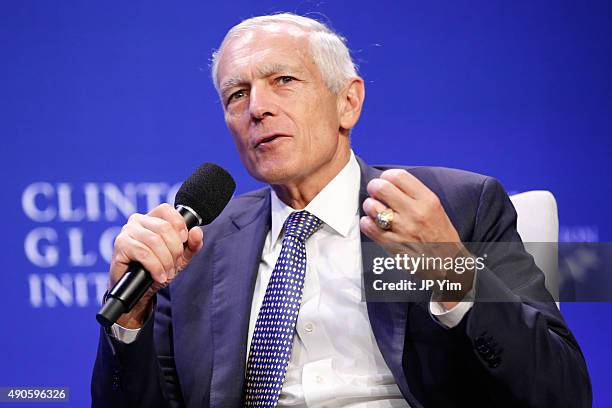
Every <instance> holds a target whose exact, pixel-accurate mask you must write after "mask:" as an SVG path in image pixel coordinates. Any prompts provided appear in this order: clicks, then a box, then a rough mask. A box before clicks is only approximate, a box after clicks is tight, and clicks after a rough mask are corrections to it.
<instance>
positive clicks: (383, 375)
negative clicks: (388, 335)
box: [112, 152, 472, 408]
mask: <svg viewBox="0 0 612 408" xmlns="http://www.w3.org/2000/svg"><path fill="white" fill-rule="evenodd" d="M360 179H361V172H360V168H359V164H358V163H357V160H356V159H355V156H354V154H353V153H352V152H351V157H350V160H349V162H348V163H347V164H346V166H345V167H344V168H343V169H342V170H341V171H340V173H338V174H337V175H336V177H335V178H334V179H333V180H332V181H331V182H329V184H327V186H325V188H323V190H321V191H320V192H319V194H317V196H316V197H315V198H314V199H313V200H312V201H311V202H310V203H309V204H308V205H307V206H306V208H305V210H307V211H309V212H310V213H312V214H313V215H315V216H316V217H318V218H319V219H320V220H321V221H323V226H322V228H321V229H320V230H318V231H316V232H315V233H314V234H313V235H312V236H311V237H310V238H309V239H308V240H307V241H306V257H307V266H306V277H305V281H304V291H303V296H302V304H301V307H300V311H299V314H298V318H297V324H296V335H295V337H294V343H293V350H292V354H291V359H290V360H289V364H288V366H287V373H286V376H285V382H284V384H283V388H282V391H281V395H280V399H279V402H278V406H279V407H329V408H332V407H364V408H365V407H368V408H382V407H408V403H407V402H406V401H405V400H404V399H403V397H402V394H401V392H400V390H399V388H398V386H397V384H396V382H395V379H394V378H393V375H392V374H391V371H390V370H389V368H388V367H387V364H386V363H385V361H384V359H383V357H382V355H381V353H380V350H379V348H378V345H377V343H376V339H375V338H374V334H373V332H372V328H371V326H370V321H369V318H368V313H367V307H366V303H365V302H363V301H362V299H361V294H362V289H363V288H362V263H361V262H362V260H361V239H360V230H359V188H360V184H361V180H360ZM293 211H295V210H294V209H293V208H291V207H289V206H287V205H286V204H284V203H283V202H282V201H280V199H279V198H278V197H277V196H276V194H275V193H274V191H273V190H272V191H271V213H272V225H271V229H270V231H269V232H268V234H267V236H266V240H265V243H264V246H263V251H262V255H261V261H260V264H259V273H258V276H257V281H256V284H255V291H254V293H253V301H252V307H251V316H250V322H249V334H248V345H247V358H248V350H249V349H250V343H251V339H252V336H253V331H254V329H255V322H256V321H257V316H258V314H259V309H260V308H261V303H262V301H263V298H264V295H265V293H266V287H267V285H268V282H269V281H270V277H271V274H272V271H273V270H274V265H275V264H276V259H277V258H278V255H279V254H280V250H281V246H282V237H283V235H282V234H283V224H284V222H285V220H286V219H287V217H288V216H289V214H290V213H291V212H293ZM471 306H472V303H471V302H461V303H459V304H458V305H457V306H456V307H454V308H453V309H451V310H449V311H446V310H444V308H443V307H442V306H441V305H440V304H438V303H435V302H430V312H431V314H432V315H433V316H435V319H437V320H438V321H439V322H440V323H441V324H443V325H444V326H446V327H453V326H455V325H456V324H458V323H459V321H460V320H461V319H462V318H463V316H464V315H465V313H467V311H468V310H469V309H470V308H471ZM112 331H113V333H114V335H115V337H117V338H118V339H119V340H121V341H123V342H126V343H129V342H131V341H133V340H134V339H135V338H136V335H137V333H138V330H137V329H136V330H129V329H124V328H122V327H120V326H118V325H116V324H115V325H114V326H113V329H112Z"/></svg>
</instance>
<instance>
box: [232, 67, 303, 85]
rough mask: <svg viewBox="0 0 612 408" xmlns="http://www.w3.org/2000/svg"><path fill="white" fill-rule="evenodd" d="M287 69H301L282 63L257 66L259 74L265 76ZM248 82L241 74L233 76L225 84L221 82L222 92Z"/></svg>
mask: <svg viewBox="0 0 612 408" xmlns="http://www.w3.org/2000/svg"><path fill="white" fill-rule="evenodd" d="M287 71H299V69H296V68H295V67H291V66H289V65H287V64H280V63H276V64H266V65H263V66H261V67H259V68H257V74H258V75H259V76H260V77H263V78H265V77H268V76H270V75H274V74H278V73H280V72H287ZM247 82H248V81H247V80H246V79H245V78H244V77H242V76H240V75H238V76H234V77H231V78H229V79H227V80H226V81H224V82H223V84H221V92H224V91H226V90H227V89H229V88H233V87H235V86H240V85H244V84H245V83H247Z"/></svg>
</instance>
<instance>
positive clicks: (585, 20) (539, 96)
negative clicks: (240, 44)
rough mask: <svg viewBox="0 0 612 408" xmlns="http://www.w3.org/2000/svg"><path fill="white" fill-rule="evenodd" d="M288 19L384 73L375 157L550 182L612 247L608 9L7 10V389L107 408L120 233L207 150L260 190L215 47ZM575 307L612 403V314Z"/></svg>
mask: <svg viewBox="0 0 612 408" xmlns="http://www.w3.org/2000/svg"><path fill="white" fill-rule="evenodd" d="M423 3H425V4H423ZM281 10H282V11H293V12H297V13H300V14H305V13H312V15H314V16H315V17H316V16H319V17H320V18H322V19H323V20H327V19H329V20H330V21H331V22H332V26H333V27H334V28H335V29H337V30H338V31H340V32H341V33H342V34H343V35H345V36H346V37H347V38H348V39H349V47H350V49H351V51H352V53H353V55H354V57H355V59H356V61H357V63H358V64H359V68H360V72H361V74H362V76H363V77H364V78H365V81H366V95H367V96H366V102H365V107H364V112H363V115H362V118H361V120H360V122H359V124H358V126H357V128H356V129H355V130H354V132H353V135H352V137H353V146H354V149H355V151H356V152H357V154H359V155H361V156H362V157H363V158H364V159H365V160H366V161H368V162H370V163H381V162H384V163H402V164H413V165H443V166H449V167H458V168H463V169H467V170H472V171H476V172H480V173H485V174H489V175H492V176H495V177H497V178H498V179H500V180H501V182H502V183H503V184H504V185H505V187H506V189H507V190H509V191H510V192H518V191H524V190H532V189H547V190H550V191H552V192H553V193H554V194H555V196H556V198H557V200H558V206H559V216H560V223H561V240H564V241H611V240H612V228H611V227H612V221H611V218H610V217H609V202H610V199H611V198H612V185H611V183H610V181H609V176H610V174H611V173H612V163H611V159H610V158H611V156H612V142H611V140H610V139H611V136H612V75H611V73H612V3H610V2H608V1H601V2H594V1H576V2H561V1H558V0H554V1H553V0H550V1H544V0H541V1H528V2H491V1H471V2H465V1H459V2H458V1H437V2H399V1H398V2H389V1H384V0H380V1H376V2H367V1H354V2H350V3H342V4H341V3H334V2H318V1H299V2H279V1H259V2H257V3H255V2H248V1H242V0H240V1H232V2H220V3H219V4H216V5H214V6H213V5H212V4H207V3H205V2H187V1H184V2H178V3H174V4H172V3H171V2H153V1H146V2H145V1H140V2H117V1H107V2H85V1H82V2H80V1H62V2H52V1H14V2H5V3H3V7H2V13H0V44H1V51H2V52H1V54H0V58H1V59H2V63H1V64H0V90H1V95H2V97H1V98H0V132H1V133H0V134H1V137H2V149H1V150H0V155H1V156H0V159H1V160H0V163H1V165H0V166H1V168H0V172H1V174H2V185H3V187H2V200H1V204H0V205H2V215H3V218H4V228H3V232H2V234H1V236H2V248H3V249H4V251H3V255H4V259H5V263H4V268H3V270H2V276H3V278H2V291H1V295H0V302H1V303H0V308H1V309H0V310H2V311H3V318H2V326H1V329H0V330H2V332H1V333H2V335H1V336H0V365H1V366H2V370H0V386H25V385H28V386H68V387H70V391H71V402H70V404H69V405H70V406H75V407H82V406H86V405H88V404H89V400H90V398H89V379H90V372H91V368H92V365H93V360H94V356H95V350H96V343H97V336H98V325H97V323H96V322H95V319H94V315H95V312H96V311H97V309H98V305H99V297H100V293H102V292H103V291H104V289H105V285H106V270H107V268H108V257H109V254H110V251H111V250H112V240H113V237H114V234H116V232H117V227H118V226H120V225H122V224H123V223H124V222H125V219H126V216H127V215H128V214H129V213H131V212H133V211H140V212H143V211H147V209H148V208H149V207H150V206H154V205H156V204H157V203H158V202H160V201H166V200H167V199H166V197H168V196H170V197H171V196H172V191H173V188H174V186H175V183H177V182H179V181H180V180H182V179H184V178H185V177H186V176H187V175H188V174H189V173H190V172H191V171H192V170H193V169H194V168H195V167H196V166H197V165H199V164H200V163H201V162H204V161H214V162H216V163H219V164H221V165H223V166H224V167H226V168H227V169H228V170H229V171H230V172H231V173H232V174H233V175H234V177H235V178H236V180H237V183H238V192H245V191H248V190H250V189H252V188H254V187H256V186H257V185H258V184H257V182H255V181H253V180H252V179H250V178H249V176H248V175H247V174H246V172H245V171H244V170H243V168H242V166H241V164H240V162H239V159H238V156H237V154H236V152H235V150H234V146H233V143H232V141H231V138H230V136H229V134H228V132H227V130H226V128H225V125H224V123H223V117H222V113H221V106H220V105H219V102H218V100H217V96H216V94H215V91H214V88H213V86H212V85H211V83H210V81H209V58H210V53H211V50H212V49H213V48H214V47H216V46H217V45H218V44H219V43H220V41H221V39H222V37H223V35H224V33H225V31H226V30H227V29H228V28H229V27H230V26H232V25H233V24H235V23H237V22H238V21H240V20H241V19H243V18H246V17H250V16H253V15H257V14H263V13H269V12H274V11H281ZM389 145H391V146H393V148H392V149H387V148H384V147H385V146H389ZM170 201H172V197H171V198H170ZM562 312H563V314H564V316H565V317H566V319H567V320H568V323H569V325H570V327H571V328H572V329H573V331H574V333H575V334H576V336H577V338H578V340H579V342H580V343H581V345H582V348H583V350H584V352H585V355H586V359H587V363H588V366H589V369H590V373H591V376H592V381H593V386H594V396H595V406H599V407H605V406H612V391H611V388H610V387H609V379H608V372H609V370H610V367H611V363H612V352H611V351H610V348H609V339H610V338H611V337H612V329H611V328H610V323H609V322H610V317H611V316H612V305H611V304H609V303H571V304H570V303H565V304H563V305H562ZM543 375H546V374H545V373H543Z"/></svg>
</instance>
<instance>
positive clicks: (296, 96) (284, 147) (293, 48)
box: [217, 26, 349, 185]
mask: <svg viewBox="0 0 612 408" xmlns="http://www.w3.org/2000/svg"><path fill="white" fill-rule="evenodd" d="M217 78H218V80H219V87H220V94H221V101H222V103H223V106H224V108H223V109H224V113H225V122H226V124H227V126H228V128H229V130H230V132H231V133H232V135H233V137H234V142H235V143H236V146H237V148H238V152H239V153H240V158H241V160H242V162H243V164H244V165H245V167H246V168H247V170H248V172H249V173H250V174H251V175H252V176H253V177H255V178H256V179H258V180H260V181H263V182H266V183H268V184H275V185H291V184H294V183H300V181H302V180H305V179H306V178H308V177H319V176H320V177H327V176H328V174H327V173H329V169H332V168H337V167H338V166H337V165H338V161H339V160H346V158H347V157H348V155H347V154H348V149H349V147H348V146H349V144H348V136H344V137H343V136H341V135H340V132H339V128H340V124H339V115H338V98H337V97H336V96H335V95H334V94H332V93H331V91H329V89H328V88H327V86H326V85H325V83H324V82H323V79H322V78H321V73H320V71H319V69H318V67H317V66H316V65H315V63H314V61H313V58H312V55H311V52H310V46H309V42H308V39H307V37H306V35H305V34H304V33H303V32H301V31H300V30H298V29H296V28H293V27H291V26H277V27H275V28H274V29H270V28H266V29H257V30H252V31H248V32H246V33H244V34H242V35H240V37H238V38H235V39H232V40H231V41H230V42H229V43H227V44H226V46H225V48H224V50H223V52H222V54H221V57H220V60H219V66H218V71H217ZM343 139H346V140H343Z"/></svg>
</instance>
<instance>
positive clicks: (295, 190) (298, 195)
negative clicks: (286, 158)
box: [271, 149, 351, 210]
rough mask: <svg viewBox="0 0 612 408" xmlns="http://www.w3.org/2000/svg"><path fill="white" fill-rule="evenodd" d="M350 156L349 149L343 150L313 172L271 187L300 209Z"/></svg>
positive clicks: (288, 203) (335, 174)
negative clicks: (301, 177) (293, 180)
mask: <svg viewBox="0 0 612 408" xmlns="http://www.w3.org/2000/svg"><path fill="white" fill-rule="evenodd" d="M350 157H351V151H350V149H346V150H343V151H341V152H339V153H337V154H336V156H334V157H333V158H332V159H331V160H330V161H329V162H328V163H327V165H326V166H324V167H323V168H320V169H319V170H317V171H316V172H315V173H313V174H309V175H308V176H306V177H305V178H303V179H301V180H297V181H295V182H291V183H287V184H274V185H272V186H271V187H272V188H273V189H274V192H275V193H276V195H277V196H278V198H279V199H280V200H281V201H282V202H283V203H285V204H286V205H288V206H290V207H291V208H293V209H295V210H301V209H303V208H304V207H306V206H307V205H308V203H310V202H311V201H312V200H313V198H315V197H316V196H317V194H319V193H320V192H321V190H323V188H325V186H326V185H328V184H329V182H330V181H332V180H333V179H334V177H336V176H337V175H338V173H340V171H341V170H342V169H343V168H344V166H346V164H347V163H348V161H349V159H350Z"/></svg>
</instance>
